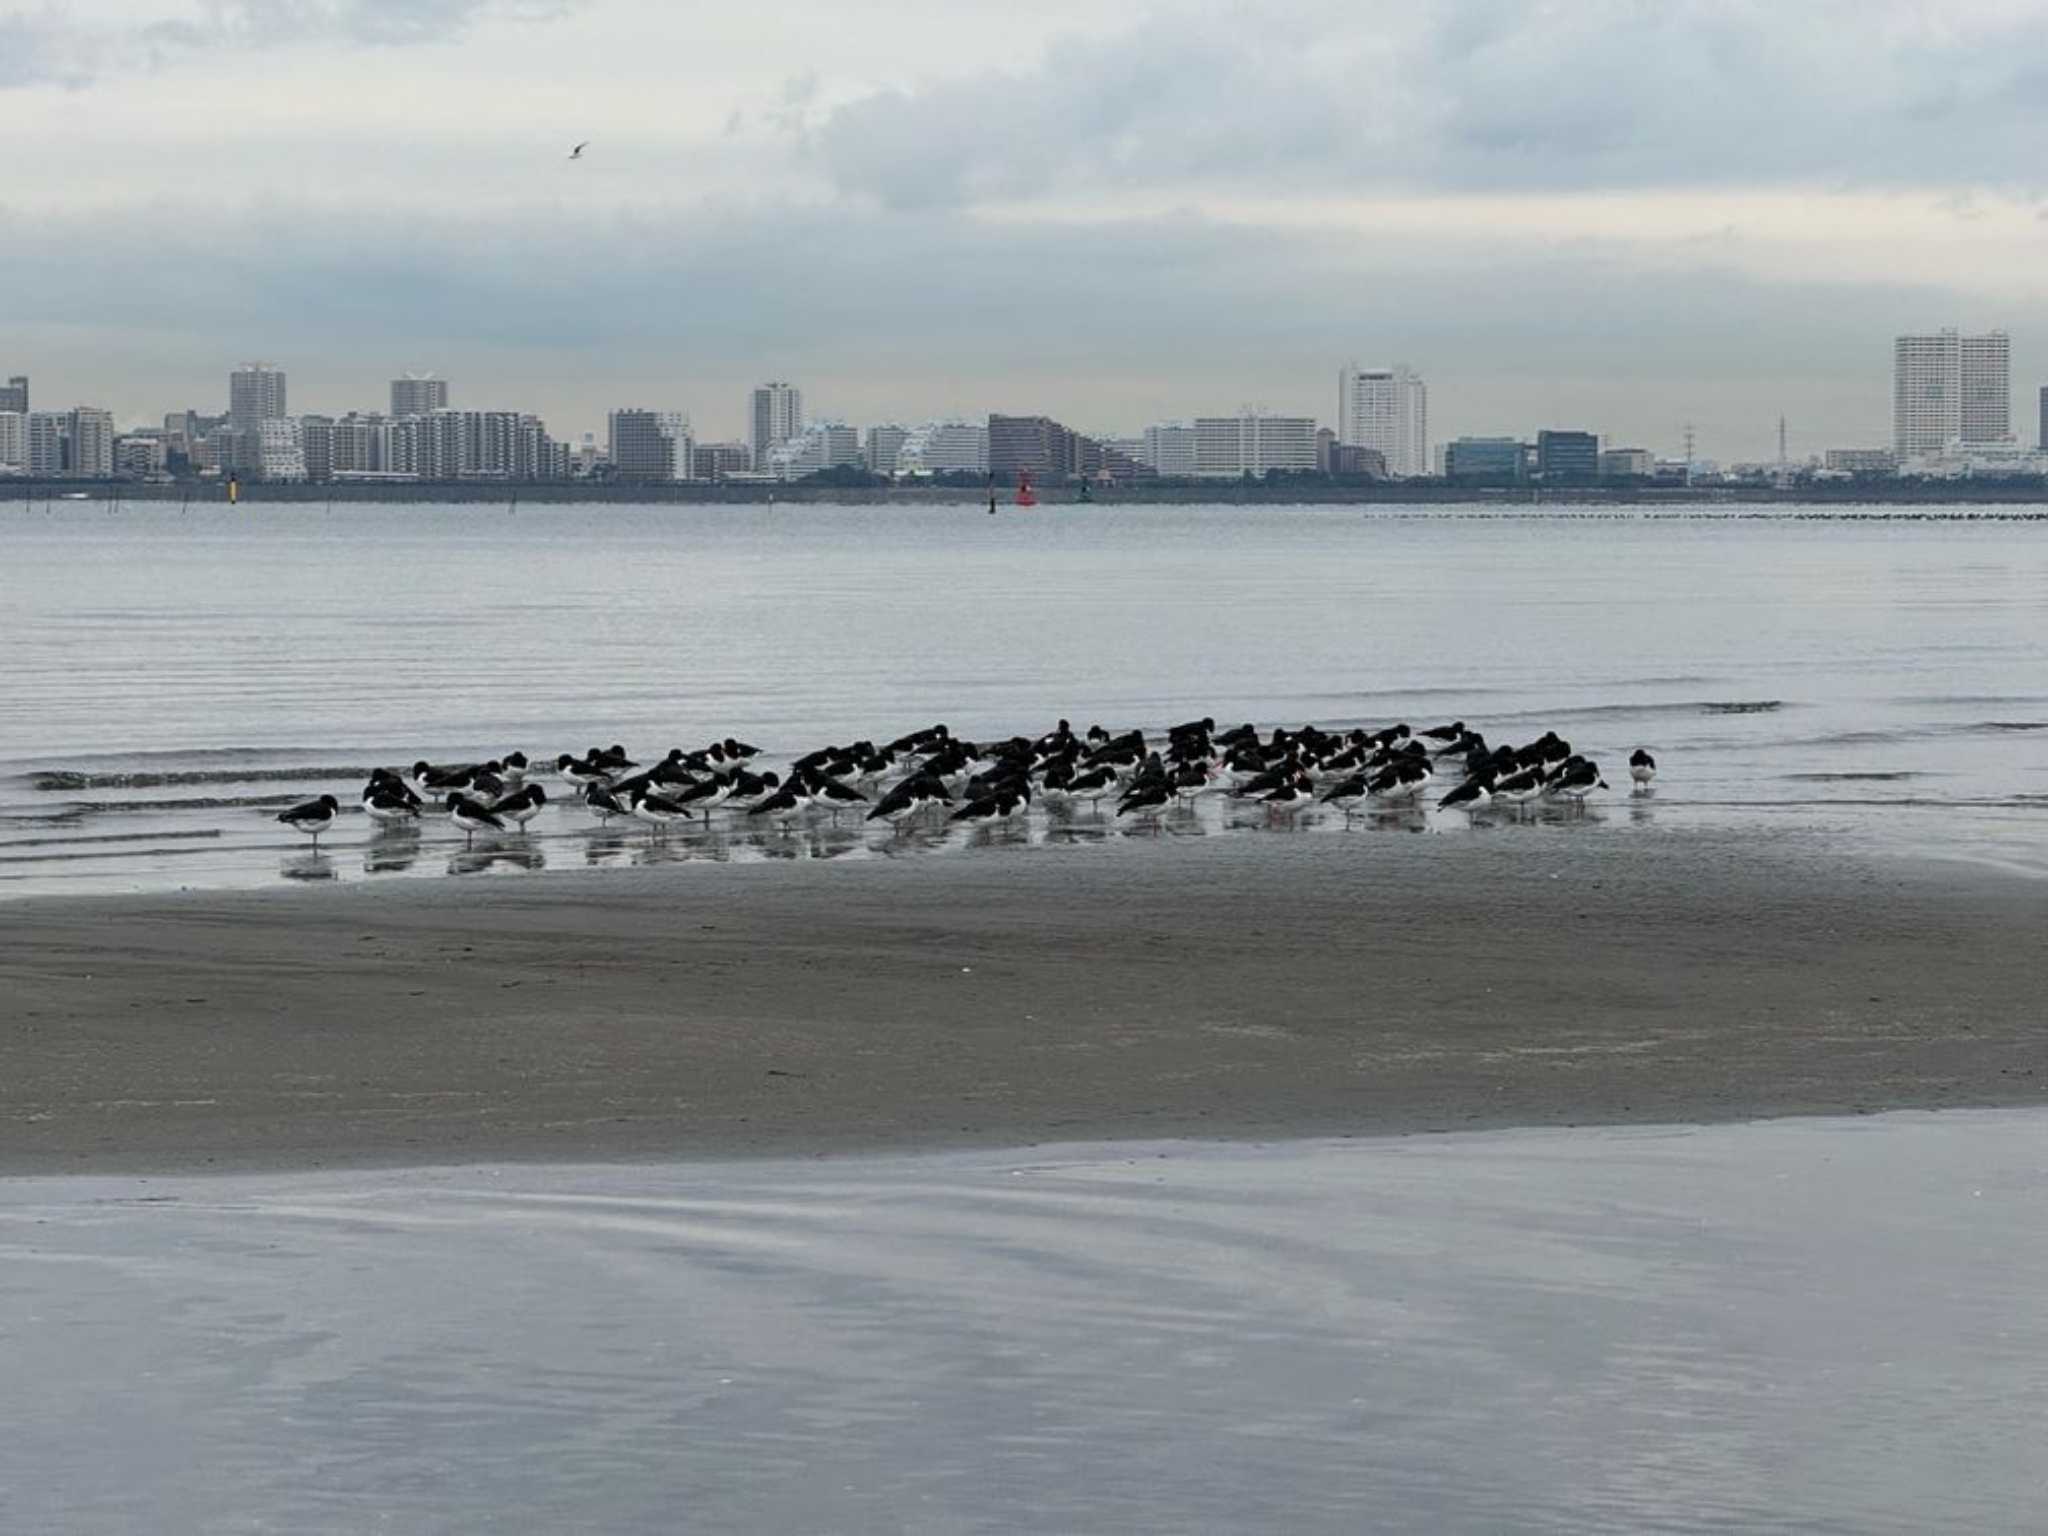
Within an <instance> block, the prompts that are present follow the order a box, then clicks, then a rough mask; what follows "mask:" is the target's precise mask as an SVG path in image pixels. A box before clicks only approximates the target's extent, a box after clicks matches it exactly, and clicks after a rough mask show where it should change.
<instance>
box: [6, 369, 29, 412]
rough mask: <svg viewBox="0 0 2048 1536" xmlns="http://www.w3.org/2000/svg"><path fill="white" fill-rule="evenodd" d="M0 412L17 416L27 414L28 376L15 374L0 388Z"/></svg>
mask: <svg viewBox="0 0 2048 1536" xmlns="http://www.w3.org/2000/svg"><path fill="white" fill-rule="evenodd" d="M0 411H11V412H13V413H14V414H15V415H17V416H26V415H27V414H28V375H27V374H25V373H17V374H15V375H14V376H13V377H12V378H10V379H9V380H8V381H7V384H6V386H5V387H4V388H0Z"/></svg>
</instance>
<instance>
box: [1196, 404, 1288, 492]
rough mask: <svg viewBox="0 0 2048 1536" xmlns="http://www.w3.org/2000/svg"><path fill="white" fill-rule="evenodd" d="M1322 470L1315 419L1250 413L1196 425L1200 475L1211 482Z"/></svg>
mask: <svg viewBox="0 0 2048 1536" xmlns="http://www.w3.org/2000/svg"><path fill="white" fill-rule="evenodd" d="M1315 467H1316V423H1315V418H1313V417H1311V416H1268V415H1266V414H1264V413H1263V412H1260V411H1254V410H1250V409H1246V410H1244V411H1241V412H1239V413H1238V414H1237V415H1235V416H1203V417H1200V418H1198V419H1197V420H1196V422H1195V471H1194V472H1195V473H1196V474H1197V475H1200V476H1202V477H1203V478H1205V479H1230V480H1235V479H1238V478H1240V477H1242V476H1244V475H1251V476H1253V477H1254V478H1256V479H1263V478H1264V477H1265V476H1267V475H1268V474H1271V473H1272V472H1274V471H1275V470H1313V469H1314V468H1315Z"/></svg>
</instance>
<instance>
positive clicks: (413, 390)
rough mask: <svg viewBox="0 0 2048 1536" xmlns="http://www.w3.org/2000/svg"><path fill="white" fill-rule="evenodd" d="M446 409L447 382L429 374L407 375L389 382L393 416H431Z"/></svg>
mask: <svg viewBox="0 0 2048 1536" xmlns="http://www.w3.org/2000/svg"><path fill="white" fill-rule="evenodd" d="M447 409H448V381H447V380H446V379H439V378H436V377H434V375H433V374H431V373H408V374H406V375H405V376H404V377H403V378H397V379H393V380H392V381H391V414H392V415H393V416H431V415H433V414H434V412H436V411H445V410H447Z"/></svg>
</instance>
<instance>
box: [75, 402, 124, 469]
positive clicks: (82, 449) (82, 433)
mask: <svg viewBox="0 0 2048 1536" xmlns="http://www.w3.org/2000/svg"><path fill="white" fill-rule="evenodd" d="M66 435H67V436H68V437H69V438H70V440H71V446H70V448H69V449H68V450H67V457H68V460H69V462H68V464H67V466H66V468H67V470H68V472H69V473H71V474H74V475H77V476H78V477H79V478H81V479H86V480H105V479H107V478H109V477H110V476H112V474H113V473H114V413H113V412H112V411H103V410H100V409H98V408H97V407H95V406H90V405H81V406H79V407H78V408H77V409H76V410H74V411H72V413H71V421H70V425H69V427H68V428H67V432H66Z"/></svg>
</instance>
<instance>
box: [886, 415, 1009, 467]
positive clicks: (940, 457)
mask: <svg viewBox="0 0 2048 1536" xmlns="http://www.w3.org/2000/svg"><path fill="white" fill-rule="evenodd" d="M895 472H896V473H897V474H899V475H902V476H906V477H913V476H924V475H945V474H955V475H985V474H987V473H988V428H987V426H985V425H984V424H983V423H981V422H978V421H928V422H926V423H924V425H922V426H919V427H913V428H911V430H910V432H909V434H908V435H907V436H905V438H904V439H903V443H902V446H901V447H899V448H898V449H897V450H896V471H895Z"/></svg>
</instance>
